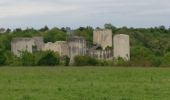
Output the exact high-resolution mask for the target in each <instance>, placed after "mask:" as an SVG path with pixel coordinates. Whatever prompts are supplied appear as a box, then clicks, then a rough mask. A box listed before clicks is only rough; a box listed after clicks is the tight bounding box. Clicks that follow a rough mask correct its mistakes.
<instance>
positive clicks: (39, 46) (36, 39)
mask: <svg viewBox="0 0 170 100" xmlns="http://www.w3.org/2000/svg"><path fill="white" fill-rule="evenodd" d="M33 39H34V42H35V45H36V47H37V50H38V51H40V50H42V48H43V47H44V40H43V37H39V36H36V37H33Z"/></svg>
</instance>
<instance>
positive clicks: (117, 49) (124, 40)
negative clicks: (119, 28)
mask: <svg viewBox="0 0 170 100" xmlns="http://www.w3.org/2000/svg"><path fill="white" fill-rule="evenodd" d="M113 42H114V58H119V57H121V58H123V59H124V60H130V42H129V36H128V35H125V34H118V35H115V36H114V41H113Z"/></svg>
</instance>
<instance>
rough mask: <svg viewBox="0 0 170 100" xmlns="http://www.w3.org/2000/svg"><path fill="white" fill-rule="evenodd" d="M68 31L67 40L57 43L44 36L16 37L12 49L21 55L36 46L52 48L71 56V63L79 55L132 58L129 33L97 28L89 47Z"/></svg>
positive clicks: (82, 39)
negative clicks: (114, 32) (47, 41)
mask: <svg viewBox="0 0 170 100" xmlns="http://www.w3.org/2000/svg"><path fill="white" fill-rule="evenodd" d="M68 33H69V34H68V37H67V40H66V41H56V42H55V43H51V42H49V43H44V42H43V38H42V37H33V38H15V39H13V40H12V42H11V49H12V52H13V53H14V54H15V55H17V56H20V52H21V51H28V52H30V53H32V52H33V51H34V49H35V47H36V50H38V51H39V50H42V51H47V50H52V51H54V52H58V53H59V54H60V56H65V55H66V56H69V57H70V62H71V63H74V57H75V56H77V55H89V56H91V57H94V58H97V59H102V60H111V59H113V58H115V59H118V58H119V57H121V58H123V59H125V60H130V45H129V36H128V35H124V34H118V35H115V36H113V35H112V30H109V29H97V30H94V32H93V45H92V46H90V47H88V46H87V45H88V44H87V42H86V39H85V38H83V37H80V36H76V35H74V34H73V33H74V32H73V31H70V30H69V32H68Z"/></svg>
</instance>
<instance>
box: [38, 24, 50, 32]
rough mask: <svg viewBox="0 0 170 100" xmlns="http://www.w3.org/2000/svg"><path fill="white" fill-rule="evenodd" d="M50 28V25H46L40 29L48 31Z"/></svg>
mask: <svg viewBox="0 0 170 100" xmlns="http://www.w3.org/2000/svg"><path fill="white" fill-rule="evenodd" d="M48 30H49V28H48V26H47V25H46V26H44V27H43V28H41V29H40V30H39V31H41V32H46V31H48Z"/></svg>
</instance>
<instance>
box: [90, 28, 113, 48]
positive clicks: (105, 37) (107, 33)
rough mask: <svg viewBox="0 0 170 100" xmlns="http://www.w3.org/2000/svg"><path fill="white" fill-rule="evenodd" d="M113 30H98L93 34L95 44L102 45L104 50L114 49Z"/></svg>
mask: <svg viewBox="0 0 170 100" xmlns="http://www.w3.org/2000/svg"><path fill="white" fill-rule="evenodd" d="M112 37H113V36H112V30H109V29H98V30H95V31H94V32H93V44H97V45H101V47H102V49H103V50H104V49H105V48H107V47H108V46H109V47H112V46H113V45H112V41H113V39H112Z"/></svg>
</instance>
